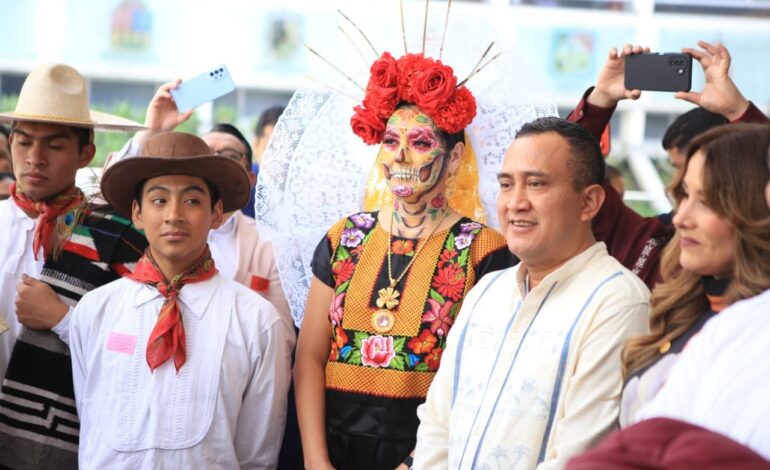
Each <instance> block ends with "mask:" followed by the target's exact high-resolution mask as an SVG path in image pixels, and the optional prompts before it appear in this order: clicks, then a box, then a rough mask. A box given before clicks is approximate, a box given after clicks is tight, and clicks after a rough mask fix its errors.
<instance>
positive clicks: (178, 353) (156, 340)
mask: <svg viewBox="0 0 770 470" xmlns="http://www.w3.org/2000/svg"><path fill="white" fill-rule="evenodd" d="M216 273H217V268H216V267H215V266H214V260H213V259H212V258H211V251H209V248H208V247H206V251H205V252H203V254H202V255H201V256H200V258H198V259H197V260H196V261H195V263H193V264H192V266H190V267H189V268H187V269H186V270H185V271H184V272H183V273H182V274H178V275H177V276H176V277H174V279H172V280H171V282H169V283H168V284H166V281H165V279H164V278H163V273H161V271H160V269H159V268H158V265H157V263H156V262H155V260H154V259H153V258H152V255H151V254H150V249H149V248H147V250H146V251H145V252H144V256H142V257H141V259H139V262H138V263H137V265H136V269H135V270H134V272H133V273H132V274H130V275H128V276H127V277H128V278H129V279H133V280H135V281H139V282H143V283H145V284H149V285H151V286H153V287H155V288H156V289H158V292H160V294H161V295H162V296H163V297H164V298H165V300H164V301H163V306H162V307H161V309H160V314H159V315H158V322H157V323H156V324H155V327H154V328H153V329H152V333H151V334H150V340H149V341H148V342H147V365H149V366H150V371H154V370H155V369H157V368H158V367H160V366H161V365H163V364H164V363H165V362H166V361H167V360H169V359H170V358H171V356H173V357H174V366H175V367H176V371H177V373H178V372H179V369H181V368H182V366H183V365H184V363H185V360H186V359H187V353H186V352H185V351H186V343H185V336H184V325H182V315H181V312H180V311H179V304H178V303H177V297H178V296H179V291H180V290H181V289H182V287H184V286H185V284H190V283H193V282H202V281H206V280H208V279H211V278H212V277H214V275H215V274H216Z"/></svg>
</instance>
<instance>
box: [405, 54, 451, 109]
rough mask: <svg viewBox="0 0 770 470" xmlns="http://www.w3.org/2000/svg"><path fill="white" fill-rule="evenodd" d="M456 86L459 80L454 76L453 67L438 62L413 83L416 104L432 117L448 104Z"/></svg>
mask: <svg viewBox="0 0 770 470" xmlns="http://www.w3.org/2000/svg"><path fill="white" fill-rule="evenodd" d="M456 86H457V78H456V77H455V76H454V72H453V71H452V67H449V66H447V65H443V64H442V63H441V62H436V63H435V64H433V65H431V66H430V67H427V68H426V69H425V70H422V71H421V72H420V73H419V74H417V76H416V77H415V78H414V83H412V92H413V93H414V102H415V104H416V105H417V106H419V107H420V109H422V110H423V111H425V112H426V113H427V114H429V115H432V114H433V112H435V111H436V110H437V109H439V108H440V107H442V106H444V105H445V104H446V103H447V102H448V100H449V98H450V97H451V96H452V94H454V92H455V87H456Z"/></svg>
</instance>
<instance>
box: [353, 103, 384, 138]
mask: <svg viewBox="0 0 770 470" xmlns="http://www.w3.org/2000/svg"><path fill="white" fill-rule="evenodd" d="M353 111H355V113H354V114H353V117H352V118H350V127H351V128H352V129H353V132H354V133H355V134H356V135H357V136H359V137H361V139H362V140H363V141H364V142H365V143H366V144H368V145H374V144H379V143H380V142H382V136H383V134H384V133H385V120H384V119H380V118H378V117H377V115H376V114H374V113H373V112H371V111H369V110H368V109H366V108H363V107H361V106H356V107H355V108H353Z"/></svg>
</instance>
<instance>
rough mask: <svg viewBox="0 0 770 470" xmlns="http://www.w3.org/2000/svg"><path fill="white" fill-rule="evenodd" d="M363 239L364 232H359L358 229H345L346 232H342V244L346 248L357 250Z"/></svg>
mask: <svg viewBox="0 0 770 470" xmlns="http://www.w3.org/2000/svg"><path fill="white" fill-rule="evenodd" d="M363 239H364V232H362V231H360V230H358V229H357V228H348V229H345V231H344V232H342V239H341V243H342V245H343V246H346V247H348V248H355V247H357V246H358V245H360V244H361V241H362V240H363Z"/></svg>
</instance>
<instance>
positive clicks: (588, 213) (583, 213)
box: [580, 184, 604, 222]
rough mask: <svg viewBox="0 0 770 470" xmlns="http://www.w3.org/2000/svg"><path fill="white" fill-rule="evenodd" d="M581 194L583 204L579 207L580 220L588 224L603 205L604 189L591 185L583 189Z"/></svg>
mask: <svg viewBox="0 0 770 470" xmlns="http://www.w3.org/2000/svg"><path fill="white" fill-rule="evenodd" d="M581 194H582V201H583V202H582V204H581V207H580V220H582V221H583V222H588V221H590V220H593V218H594V217H596V214H597V213H598V212H599V209H601V208H602V204H604V188H603V187H602V186H600V185H598V184H592V185H589V186H587V187H586V188H585V189H583V190H582V191H581Z"/></svg>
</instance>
